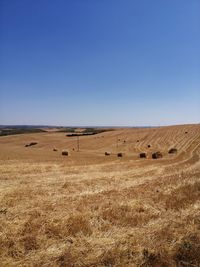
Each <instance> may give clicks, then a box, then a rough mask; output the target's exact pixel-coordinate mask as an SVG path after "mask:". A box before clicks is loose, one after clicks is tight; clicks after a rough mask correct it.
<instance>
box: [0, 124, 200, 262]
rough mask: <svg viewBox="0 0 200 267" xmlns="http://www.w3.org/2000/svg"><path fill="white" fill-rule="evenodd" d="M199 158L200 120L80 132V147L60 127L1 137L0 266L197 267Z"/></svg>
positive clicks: (199, 259)
mask: <svg viewBox="0 0 200 267" xmlns="http://www.w3.org/2000/svg"><path fill="white" fill-rule="evenodd" d="M186 132H187V133H186ZM32 141H33V142H34V141H36V142H38V144H37V145H35V146H32V147H24V145H25V144H27V143H29V142H32ZM148 145H150V147H148ZM173 147H175V148H177V149H178V152H177V154H168V150H169V149H170V148H173ZM53 148H57V149H58V151H53ZM73 148H74V150H73ZM62 149H68V150H69V153H70V155H69V156H68V157H67V156H62V155H61V151H62ZM105 151H109V152H111V155H110V156H105V155H104V153H105ZM155 151H161V152H162V154H163V158H161V159H151V153H152V152H155ZM117 152H122V153H124V155H123V157H122V158H118V157H117V156H116V154H117ZM140 152H146V153H147V154H148V158H146V159H145V158H144V159H140V158H139V157H138V155H139V153H140ZM199 157H200V125H184V126H171V127H161V128H150V129H148V128H144V129H117V130H115V131H110V132H104V133H101V134H97V135H94V136H85V137H80V151H79V152H77V151H76V138H75V137H73V138H67V137H66V136H65V133H58V132H48V133H37V134H24V135H13V136H5V137H0V266H31V267H32V266H34V267H36V266H60V267H64V266H66V267H72V266H73V267H82V266H84V267H89V266H92V267H97V266H101V267H103V266H122V267H123V266H124V267H127V266H143V267H144V266H157V267H164V266H191V267H193V266H200V159H199Z"/></svg>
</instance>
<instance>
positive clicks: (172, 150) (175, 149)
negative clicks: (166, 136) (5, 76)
mask: <svg viewBox="0 0 200 267" xmlns="http://www.w3.org/2000/svg"><path fill="white" fill-rule="evenodd" d="M168 153H169V154H176V153H177V148H171V149H170V150H169V151H168Z"/></svg>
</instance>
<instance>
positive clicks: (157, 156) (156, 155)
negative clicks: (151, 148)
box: [152, 151, 163, 159]
mask: <svg viewBox="0 0 200 267" xmlns="http://www.w3.org/2000/svg"><path fill="white" fill-rule="evenodd" d="M162 157H163V155H162V153H161V152H160V151H157V152H155V153H153V154H152V159H159V158H162Z"/></svg>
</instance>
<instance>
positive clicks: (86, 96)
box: [0, 0, 200, 126]
mask: <svg viewBox="0 0 200 267" xmlns="http://www.w3.org/2000/svg"><path fill="white" fill-rule="evenodd" d="M199 14H200V1H199V0H167V1H164V0H163V1H162V0H151V1H150V0H0V124H45V125H47V124H48V125H121V126H123V125H129V126H138V125H167V124H183V123H199V122H200V16H199Z"/></svg>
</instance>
